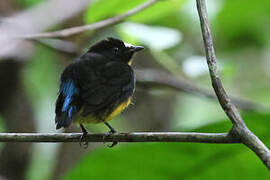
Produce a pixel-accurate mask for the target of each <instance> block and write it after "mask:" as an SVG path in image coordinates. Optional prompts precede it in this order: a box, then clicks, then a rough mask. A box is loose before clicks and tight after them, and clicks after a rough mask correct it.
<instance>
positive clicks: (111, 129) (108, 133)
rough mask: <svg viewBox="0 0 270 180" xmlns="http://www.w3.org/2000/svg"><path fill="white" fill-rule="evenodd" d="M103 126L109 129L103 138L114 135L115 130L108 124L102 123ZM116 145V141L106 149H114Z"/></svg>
mask: <svg viewBox="0 0 270 180" xmlns="http://www.w3.org/2000/svg"><path fill="white" fill-rule="evenodd" d="M104 124H105V125H106V126H107V127H108V128H109V129H110V131H109V132H107V133H106V134H105V136H104V138H105V137H107V136H110V135H111V134H114V133H116V130H115V129H114V128H113V127H112V126H111V125H110V124H109V123H107V122H104ZM117 144H118V142H117V141H113V143H112V144H111V145H110V146H108V147H110V148H112V147H114V146H115V145H117Z"/></svg>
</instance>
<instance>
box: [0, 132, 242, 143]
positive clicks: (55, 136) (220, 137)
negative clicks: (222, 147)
mask: <svg viewBox="0 0 270 180" xmlns="http://www.w3.org/2000/svg"><path fill="white" fill-rule="evenodd" d="M81 136H82V133H0V142H79V141H80V138H81ZM85 140H86V141H88V142H113V141H118V142H194V143H219V144H228V143H240V139H238V138H236V137H233V136H231V135H229V134H227V133H194V132H133V133H117V134H112V135H110V136H106V134H88V135H87V136H86V137H85Z"/></svg>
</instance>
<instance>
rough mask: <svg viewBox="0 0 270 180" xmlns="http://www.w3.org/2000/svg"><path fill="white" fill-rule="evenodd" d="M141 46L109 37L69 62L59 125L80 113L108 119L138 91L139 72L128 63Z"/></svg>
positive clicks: (61, 94)
mask: <svg viewBox="0 0 270 180" xmlns="http://www.w3.org/2000/svg"><path fill="white" fill-rule="evenodd" d="M141 49H143V48H142V47H141V46H131V45H127V44H125V43H124V42H122V41H121V40H118V39H114V38H108V39H106V40H103V41H100V42H98V43H97V44H95V45H94V46H92V47H91V48H90V49H89V50H88V51H87V52H86V53H85V54H84V55H82V56H81V57H80V58H78V59H76V60H75V61H74V62H73V63H71V64H70V65H68V66H67V67H66V68H65V70H64V71H63V73H62V75H61V79H60V90H59V95H58V99H57V101H56V108H55V113H56V117H55V123H56V129H59V128H61V127H64V128H66V127H68V126H69V125H70V124H71V123H72V122H73V121H76V119H78V116H81V117H83V118H86V117H89V118H90V120H88V121H86V122H94V123H98V122H105V121H106V120H107V118H108V116H109V115H110V114H111V113H112V112H113V111H114V110H115V109H117V107H118V106H120V105H121V104H122V103H123V102H126V101H127V100H128V99H129V98H130V97H131V96H132V95H133V93H134V90H135V75H134V71H133V69H132V68H131V66H130V65H128V63H129V62H130V60H131V58H132V56H133V54H134V53H135V52H136V51H138V50H141ZM91 118H92V120H91ZM79 123H84V120H83V121H80V122H79Z"/></svg>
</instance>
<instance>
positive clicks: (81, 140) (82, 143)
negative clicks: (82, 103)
mask: <svg viewBox="0 0 270 180" xmlns="http://www.w3.org/2000/svg"><path fill="white" fill-rule="evenodd" d="M80 127H81V129H82V133H83V134H82V135H81V137H80V147H83V148H84V149H87V148H88V142H87V141H84V138H85V137H86V136H87V134H88V132H87V130H86V129H85V128H84V127H83V125H82V124H80Z"/></svg>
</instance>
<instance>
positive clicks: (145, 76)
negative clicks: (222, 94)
mask: <svg viewBox="0 0 270 180" xmlns="http://www.w3.org/2000/svg"><path fill="white" fill-rule="evenodd" d="M135 72H136V82H137V84H138V85H139V86H142V87H150V88H152V87H159V88H160V87H162V88H171V89H173V90H176V91H182V92H186V93H189V94H194V95H199V96H202V97H206V98H209V99H213V100H217V96H216V95H215V93H214V92H211V91H210V90H207V89H205V88H202V87H200V86H198V85H197V84H195V83H193V82H191V81H189V80H187V79H183V78H181V77H175V76H172V75H170V74H168V73H165V72H162V71H159V70H154V69H136V71H135ZM231 99H232V102H233V103H234V104H235V105H236V106H237V107H238V108H240V109H242V110H245V111H263V110H269V107H267V106H265V105H262V104H258V103H255V102H252V101H250V100H245V99H242V98H239V97H231Z"/></svg>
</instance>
